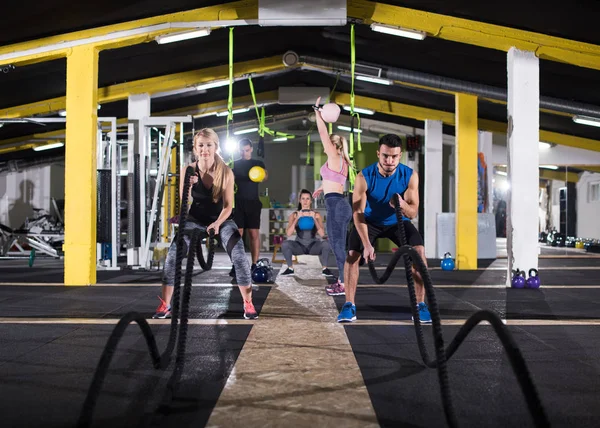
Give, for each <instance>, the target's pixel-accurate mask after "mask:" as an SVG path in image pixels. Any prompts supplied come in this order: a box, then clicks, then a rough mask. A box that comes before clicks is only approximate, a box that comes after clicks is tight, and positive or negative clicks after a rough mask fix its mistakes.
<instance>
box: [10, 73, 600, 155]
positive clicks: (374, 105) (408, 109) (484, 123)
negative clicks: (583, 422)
mask: <svg viewBox="0 0 600 428" xmlns="http://www.w3.org/2000/svg"><path fill="white" fill-rule="evenodd" d="M132 83H135V82H132ZM256 97H257V102H258V103H261V102H265V101H269V100H276V99H277V98H278V97H277V91H271V92H265V93H259V94H256ZM332 101H333V102H335V103H337V104H340V105H350V94H347V93H336V94H334V96H333V97H332ZM226 103H227V102H226V100H220V101H214V102H211V103H206V104H199V105H196V106H189V107H182V108H178V109H174V110H169V111H165V112H160V113H155V115H175V114H192V115H197V114H203V113H217V112H220V111H225V110H227V107H226ZM234 103H235V105H236V108H240V107H251V106H252V105H253V102H252V100H251V97H250V96H245V97H239V98H236V99H235V100H234ZM355 105H356V106H357V107H361V108H366V109H369V110H375V111H377V112H379V113H382V114H387V115H391V116H398V117H405V118H409V119H415V120H426V119H429V120H439V121H441V122H443V123H444V124H446V125H450V126H454V125H455V116H454V113H450V112H446V111H441V110H435V109H430V108H426V107H419V106H413V105H410V104H402V103H397V102H393V101H386V100H381V99H377V98H370V97H364V96H361V95H355ZM2 116H3V114H2V111H0V117H2ZM120 120H126V119H120ZM478 128H479V129H480V130H482V131H490V132H499V133H506V128H507V124H506V123H505V122H496V121H493V120H487V119H479V120H478ZM53 132H54V133H56V132H58V134H53V133H42V134H35V135H29V136H23V137H17V138H11V139H8V140H2V141H0V145H3V146H4V145H8V144H16V143H23V142H26V141H29V140H31V139H37V138H48V137H47V136H48V135H60V134H61V133H62V134H64V131H53ZM540 141H546V142H549V143H555V144H560V145H565V146H570V147H577V148H581V149H586V150H593V151H600V141H598V140H592V139H589V138H583V137H576V136H573V135H566V134H559V133H557V132H551V131H544V130H540Z"/></svg>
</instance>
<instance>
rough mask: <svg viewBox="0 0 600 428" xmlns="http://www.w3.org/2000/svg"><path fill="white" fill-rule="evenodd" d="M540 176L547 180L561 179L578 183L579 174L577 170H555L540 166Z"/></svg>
mask: <svg viewBox="0 0 600 428" xmlns="http://www.w3.org/2000/svg"><path fill="white" fill-rule="evenodd" d="M540 178H543V179H545V180H560V181H568V182H569V183H577V182H578V181H579V174H577V173H575V172H568V171H567V172H562V171H553V170H551V169H545V168H540Z"/></svg>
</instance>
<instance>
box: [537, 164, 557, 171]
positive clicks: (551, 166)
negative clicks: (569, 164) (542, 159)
mask: <svg viewBox="0 0 600 428" xmlns="http://www.w3.org/2000/svg"><path fill="white" fill-rule="evenodd" d="M540 168H545V169H554V170H556V169H558V167H557V166H556V165H540Z"/></svg>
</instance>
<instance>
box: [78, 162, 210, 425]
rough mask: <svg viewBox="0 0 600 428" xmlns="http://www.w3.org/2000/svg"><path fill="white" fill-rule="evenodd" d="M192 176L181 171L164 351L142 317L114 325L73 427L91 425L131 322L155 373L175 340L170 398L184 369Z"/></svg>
mask: <svg viewBox="0 0 600 428" xmlns="http://www.w3.org/2000/svg"><path fill="white" fill-rule="evenodd" d="M194 173H195V171H194V169H193V168H191V167H188V168H187V169H186V171H185V181H184V190H183V195H182V198H181V199H182V201H181V212H180V214H179V233H178V234H177V237H176V244H177V255H176V265H175V278H174V283H173V307H172V310H171V329H170V332H169V340H168V343H167V346H166V349H165V350H164V352H163V353H162V354H160V353H159V352H158V348H157V346H156V340H155V338H154V334H153V333H152V330H151V329H150V326H149V324H148V322H147V321H146V317H145V316H143V315H141V314H140V313H138V312H128V313H126V314H125V315H123V317H122V318H121V319H120V320H119V322H118V323H117V325H116V326H115V328H114V330H113V332H112V333H111V335H110V337H109V339H108V342H107V343H106V346H105V347H104V351H103V352H102V356H101V357H100V361H99V362H98V365H97V367H96V371H95V373H94V377H93V379H92V383H91V385H90V388H89V390H88V394H87V396H86V399H85V402H84V404H83V408H82V411H81V414H80V416H79V421H78V423H77V426H78V427H80V428H83V427H89V426H90V425H91V422H92V416H93V414H94V409H95V407H96V402H97V400H98V396H99V395H100V391H101V389H102V384H103V382H104V378H105V377H106V373H107V371H108V368H109V366H110V362H111V361H112V358H113V356H114V353H115V350H116V348H117V345H118V344H119V341H120V340H121V337H122V336H123V334H124V333H125V330H126V329H127V327H128V326H129V324H130V323H131V322H133V321H135V322H136V323H137V324H138V325H139V327H140V329H141V331H142V334H143V335H144V338H145V339H146V344H147V345H148V350H149V352H150V357H151V359H152V364H153V366H154V368H155V369H159V370H162V369H165V368H166V367H167V366H168V365H169V363H170V361H171V354H172V353H173V349H174V348H175V338H176V337H178V341H177V353H176V360H175V369H174V371H173V374H172V375H171V378H170V379H169V383H168V385H167V386H168V389H169V392H170V394H171V395H172V394H173V391H174V389H175V385H176V384H177V381H178V380H179V378H180V376H181V372H182V370H183V367H184V357H185V347H186V341H187V326H188V315H189V302H190V295H191V289H192V275H193V267H194V256H195V254H194V252H195V249H196V248H197V247H196V246H197V242H198V241H200V239H199V233H200V232H199V230H197V229H196V230H193V231H192V232H191V238H190V248H189V251H190V255H189V256H188V262H187V267H186V273H185V283H184V287H183V302H182V307H181V325H180V326H179V335H177V330H178V324H179V323H178V318H179V306H180V294H181V292H180V289H181V287H180V286H181V265H182V263H183V258H184V245H185V241H184V239H183V236H184V233H183V231H184V229H185V223H186V220H187V207H188V199H189V186H190V184H189V183H190V177H191V176H192V175H193V174H194ZM213 238H214V231H213V230H210V231H209V237H208V239H210V240H211V241H212V240H213Z"/></svg>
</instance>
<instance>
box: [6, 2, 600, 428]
mask: <svg viewBox="0 0 600 428" xmlns="http://www.w3.org/2000/svg"><path fill="white" fill-rule="evenodd" d="M113 6H114V7H113ZM113 6H110V5H107V4H106V3H100V2H95V1H92V2H91V3H89V4H88V5H87V6H75V5H73V4H68V2H53V1H49V2H47V3H45V4H44V5H37V4H36V5H35V9H36V10H35V12H33V11H32V4H31V3H30V2H28V1H24V2H19V3H16V4H13V5H11V10H10V12H9V13H8V15H6V18H7V19H6V20H5V22H4V24H3V27H2V30H0V70H1V71H2V72H1V73H0V94H1V97H0V308H1V310H2V311H1V314H0V344H2V346H1V347H0V373H1V375H0V409H1V410H2V416H3V420H4V421H5V422H4V423H3V425H5V426H15V427H16V426H19V427H30V426H31V427H34V426H35V427H38V426H46V427H68V426H78V427H88V426H94V427H100V426H111V427H116V426H119V427H120V426H124V427H125V426H127V427H130V426H140V427H141V426H167V427H171V426H173V427H183V426H194V427H204V426H206V427H219V426H220V427H223V426H235V425H252V426H264V427H279V426H294V427H304V426H306V427H309V426H310V427H312V426H324V427H328V426H340V425H343V426H348V427H371V426H372V427H377V426H381V427H400V426H410V427H425V426H427V427H430V426H436V427H444V426H451V427H454V426H460V427H471V426H473V427H482V426H483V427H505V426H509V425H516V424H519V425H520V426H536V427H541V426H545V427H546V426H553V427H563V426H577V427H593V426H597V422H595V421H597V419H598V418H599V417H600V410H599V409H598V405H597V403H598V401H599V399H600V394H599V393H598V387H594V386H593V385H596V384H597V382H598V380H599V373H600V328H599V327H600V310H599V305H600V95H599V93H598V92H597V91H594V88H597V87H600V74H599V73H600V71H599V70H600V36H598V32H597V31H595V28H596V26H597V23H596V20H595V17H597V16H598V14H599V13H600V5H590V4H586V5H585V7H584V6H583V5H577V4H576V3H575V4H574V5H572V6H573V7H571V8H565V7H564V5H563V4H562V3H559V2H558V1H554V0H552V1H547V2H545V4H544V6H543V7H540V5H534V4H523V2H517V1H514V0H507V1H505V2H503V3H502V6H500V5H499V4H498V5H491V4H487V3H482V2H474V1H473V2H444V1H439V0H434V1H429V2H426V3H423V2H418V1H411V0H408V1H400V0H386V1H370V0H347V1H346V0H329V1H323V0H301V1H298V2H279V1H275V0H241V1H225V0H219V1H212V0H211V1H195V2H191V1H187V0H172V1H171V2H168V3H164V2H158V1H154V0H152V1H146V2H125V3H120V4H118V5H117V4H115V5H113ZM594 10H596V12H598V13H595V12H594ZM318 98H321V104H322V105H323V104H325V103H330V104H335V105H337V106H338V107H339V109H340V112H341V113H340V115H339V118H337V120H335V121H334V122H333V123H329V124H328V127H329V132H330V133H336V134H339V135H342V136H344V137H345V138H346V139H347V141H348V143H349V147H350V156H351V158H352V161H353V162H354V165H355V167H356V171H357V172H358V171H360V170H361V169H362V168H365V167H366V166H368V165H371V164H373V163H376V162H378V154H377V151H378V148H379V146H378V142H379V140H380V138H381V137H382V136H383V135H386V134H396V135H398V136H400V138H401V139H402V156H401V159H400V161H401V163H403V164H404V165H407V166H409V167H410V168H412V170H413V171H414V172H415V173H416V174H417V176H418V181H419V201H420V203H419V210H418V214H417V215H416V216H415V218H414V219H412V223H413V224H414V226H415V227H416V228H417V230H418V231H419V232H420V234H421V235H422V237H423V240H424V247H425V255H426V263H427V267H426V268H425V267H424V266H421V267H420V268H419V269H420V274H421V275H422V276H423V277H424V278H425V279H426V280H425V286H426V295H427V301H428V303H429V308H430V310H431V315H432V319H433V322H432V324H424V323H420V322H419V320H418V317H417V319H416V320H415V319H414V318H415V313H414V306H413V305H412V299H411V294H414V285H412V274H411V271H410V269H408V270H407V269H406V266H410V263H411V262H410V261H409V257H412V258H411V259H410V260H412V262H415V260H416V257H417V256H416V254H415V253H414V252H411V251H412V250H411V248H410V247H409V246H407V245H403V246H398V245H396V244H394V243H393V242H392V241H391V240H388V239H380V240H378V241H377V243H376V245H375V251H376V255H377V257H376V259H375V261H373V262H371V263H361V266H360V268H359V279H358V287H357V295H356V308H357V320H356V322H353V323H338V322H336V317H337V316H338V314H339V313H340V310H341V309H342V306H343V305H344V303H345V301H346V299H345V297H344V296H342V295H340V296H329V295H327V294H326V293H325V287H326V286H328V285H329V284H331V283H332V282H333V281H334V278H335V276H337V275H338V274H339V272H338V269H337V267H336V263H335V259H334V256H333V254H330V256H329V265H328V266H327V267H328V268H329V269H330V270H331V271H332V272H333V275H334V276H333V277H332V276H325V275H323V274H322V269H323V266H322V265H321V264H320V263H319V258H318V257H316V256H312V255H298V256H295V257H294V261H293V267H294V274H293V275H287V276H284V275H281V273H282V272H283V271H284V270H285V269H286V268H287V267H288V266H287V264H286V262H285V260H284V259H283V254H282V244H283V242H284V241H285V240H286V239H294V237H293V235H292V236H288V235H287V233H286V228H287V226H288V224H289V223H288V219H289V218H290V215H292V213H294V212H295V211H297V210H298V208H297V204H298V197H299V195H300V193H301V191H302V189H307V190H309V191H310V192H311V193H312V192H313V191H314V190H315V189H317V188H318V187H319V186H320V185H321V184H322V177H321V175H320V170H321V167H322V166H323V164H324V163H325V162H326V161H327V157H326V154H325V152H324V146H323V144H322V142H321V139H320V136H319V132H318V129H317V123H316V117H315V111H314V108H313V106H314V105H315V102H316V100H317V99H318ZM203 128H211V129H213V130H215V131H216V132H217V134H218V136H219V140H220V149H221V156H222V158H223V160H224V161H225V162H226V163H228V164H230V165H231V162H234V161H235V160H237V159H238V158H239V151H238V149H239V141H240V140H241V139H242V138H248V139H250V140H251V141H252V145H253V153H252V157H253V158H254V159H258V160H261V161H262V162H264V165H265V170H266V171H267V172H268V176H267V177H265V179H264V180H263V181H261V182H259V183H258V189H259V193H260V201H261V204H262V210H261V217H260V229H259V249H260V256H259V258H260V260H261V263H262V264H263V265H264V266H265V269H267V270H268V271H269V275H268V278H266V279H264V280H261V279H260V278H257V277H254V276H253V284H252V290H253V291H252V293H253V301H254V307H255V308H256V311H257V313H258V319H254V320H248V319H244V317H243V316H242V313H243V311H244V309H243V308H244V301H243V300H242V297H241V295H240V293H239V292H238V291H237V288H238V287H237V284H236V282H235V279H234V278H232V276H231V275H230V274H229V273H230V270H231V267H232V262H231V261H230V259H229V256H228V253H227V252H226V251H225V250H223V248H221V247H220V246H219V239H220V238H219V237H217V238H216V239H214V238H212V237H210V236H207V235H203V236H202V237H201V238H199V239H198V241H197V243H196V245H194V246H193V248H190V253H189V254H188V256H189V257H183V260H179V261H180V263H178V267H177V269H178V272H179V273H180V278H179V282H178V284H177V286H176V288H177V291H176V293H177V294H176V295H177V299H178V300H177V301H178V303H177V305H176V306H177V307H178V309H177V311H176V312H174V315H173V318H171V319H153V317H152V314H153V313H154V310H155V307H156V303H157V295H160V293H161V284H162V281H163V269H164V267H165V261H166V257H167V252H168V249H169V247H171V245H175V242H176V240H177V236H178V234H177V231H178V228H179V226H180V224H179V221H180V220H181V215H184V212H187V211H186V204H182V191H181V189H182V187H180V186H182V183H181V177H182V176H183V173H185V169H186V166H187V165H188V164H190V162H192V161H194V157H193V156H194V155H193V151H192V145H193V138H194V135H195V133H196V132H197V131H199V130H200V129H203ZM261 180H262V177H261ZM352 194H353V185H352V183H351V182H347V183H346V185H345V187H344V195H345V197H347V198H348V200H349V201H352ZM311 204H312V205H311V208H312V210H314V211H315V212H318V213H319V214H321V217H322V218H323V221H324V223H325V224H326V223H327V217H328V215H332V214H331V213H328V212H327V210H326V205H325V200H324V197H323V196H318V197H315V198H314V199H313V200H312V203H311ZM234 209H235V208H234ZM350 227H351V228H352V227H353V226H352V225H350ZM244 244H245V250H246V253H247V256H248V258H249V259H250V242H249V238H248V235H245V237H244ZM192 250H193V251H192ZM405 263H407V264H405ZM416 265H417V266H420V265H419V263H417V264H416ZM386 277H387V278H386ZM180 296H181V297H180ZM179 298H181V300H179Z"/></svg>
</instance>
